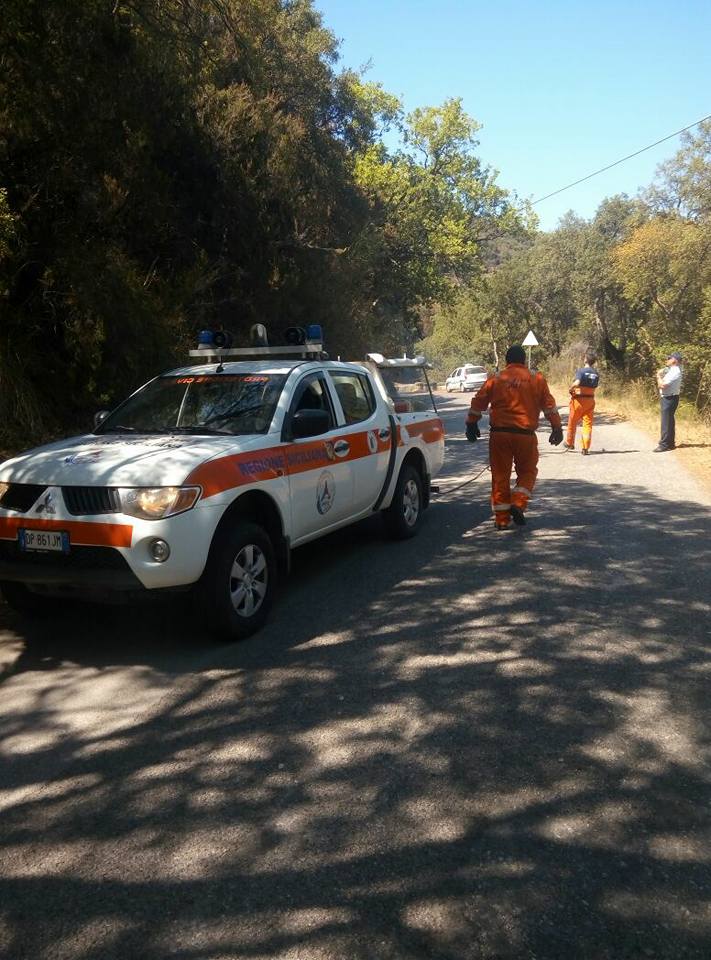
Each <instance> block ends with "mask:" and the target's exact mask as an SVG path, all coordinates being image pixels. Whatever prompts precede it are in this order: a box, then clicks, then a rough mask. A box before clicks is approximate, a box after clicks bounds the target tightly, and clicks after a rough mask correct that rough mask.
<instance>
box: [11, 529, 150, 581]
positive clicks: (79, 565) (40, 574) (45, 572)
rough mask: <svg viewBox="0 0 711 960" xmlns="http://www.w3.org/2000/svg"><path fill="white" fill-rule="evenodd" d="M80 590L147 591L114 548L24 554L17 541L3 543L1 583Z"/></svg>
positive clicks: (87, 548)
mask: <svg viewBox="0 0 711 960" xmlns="http://www.w3.org/2000/svg"><path fill="white" fill-rule="evenodd" d="M2 580H9V581H13V582H15V583H26V584H27V585H28V586H47V587H57V588H62V587H72V588H77V589H78V590H82V589H84V590H90V591H93V590H110V591H113V590H116V591H121V592H124V591H127V590H131V591H133V590H141V591H142V590H144V589H145V588H144V586H143V584H142V583H141V581H140V580H139V579H138V577H137V576H136V575H135V573H134V572H133V571H132V570H131V568H130V566H129V565H128V563H127V561H126V559H125V558H124V556H123V555H122V554H121V552H120V551H119V550H117V549H116V548H114V547H82V546H77V547H73V548H72V552H71V553H69V554H66V555H65V554H61V553H58V554H49V553H47V554H44V553H36V554H31V553H22V552H21V551H20V548H19V544H18V543H17V541H13V540H1V541H0V581H2Z"/></svg>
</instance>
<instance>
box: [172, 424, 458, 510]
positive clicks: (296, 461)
mask: <svg viewBox="0 0 711 960" xmlns="http://www.w3.org/2000/svg"><path fill="white" fill-rule="evenodd" d="M407 430H408V433H409V434H410V436H411V437H422V439H423V440H424V441H425V443H435V442H437V441H438V440H440V439H441V438H442V437H443V436H444V425H443V423H442V421H441V420H440V419H439V418H435V419H432V420H425V421H424V422H423V423H415V424H411V425H408V427H407ZM379 431H380V428H379V427H376V428H373V429H372V430H363V431H361V432H359V433H348V434H344V435H343V436H341V437H336V438H335V439H333V440H321V439H315V440H309V441H308V442H304V443H289V444H285V445H284V446H279V447H266V448H265V449H263V450H251V451H249V452H248V453H235V454H231V455H229V456H226V457H218V458H216V459H215V460H208V461H207V462H206V463H201V464H200V466H199V467H196V468H195V470H193V471H192V473H190V474H189V475H188V476H187V477H186V478H185V481H184V482H185V484H187V485H193V484H194V485H200V486H201V487H202V496H203V499H207V498H208V497H214V496H216V494H218V493H223V492H224V491H225V490H231V489H233V488H234V487H242V486H245V485H246V484H249V483H258V482H260V481H265V480H275V479H277V478H278V477H284V476H286V475H288V474H297V473H306V472H308V471H309V470H323V469H324V467H328V466H329V465H331V464H334V463H335V464H338V463H345V462H347V461H349V460H360V459H361V458H362V457H368V456H371V454H372V453H374V452H375V451H374V450H372V449H371V446H370V445H369V443H368V434H373V437H374V439H375V446H376V450H377V451H379V452H382V451H383V450H388V449H389V448H390V438H389V437H388V438H387V439H385V440H381V439H380V436H379ZM343 441H345V442H346V443H347V444H348V447H349V449H348V452H347V453H344V454H342V455H340V456H339V454H338V453H337V452H336V448H337V447H338V444H339V443H342V442H343ZM372 443H373V439H372V438H371V444H372ZM398 443H399V445H401V443H402V441H401V438H400V429H399V428H398Z"/></svg>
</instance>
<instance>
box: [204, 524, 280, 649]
mask: <svg viewBox="0 0 711 960" xmlns="http://www.w3.org/2000/svg"><path fill="white" fill-rule="evenodd" d="M239 571H242V574H243V575H242V574H240V573H239ZM276 585H277V562H276V557H275V554H274V547H273V545H272V542H271V540H270V539H269V535H268V534H267V532H266V531H265V530H264V529H263V528H262V527H260V526H259V525H258V524H256V523H250V522H249V521H246V520H238V521H237V522H236V523H235V524H234V525H233V526H231V527H230V528H229V529H228V530H226V531H225V532H224V533H221V534H218V539H217V540H216V541H215V542H214V543H213V546H212V549H211V551H210V558H209V560H208V562H207V566H206V567H205V572H204V573H203V575H202V578H201V580H200V583H199V584H198V587H197V596H198V610H199V615H200V617H201V620H202V623H203V624H205V625H206V626H207V628H208V629H209V630H210V632H211V633H212V634H214V635H215V636H217V637H218V638H219V639H221V640H242V639H244V638H245V637H249V636H251V635H252V634H253V633H256V632H257V630H259V629H260V628H261V627H262V626H263V625H264V623H265V621H266V619H267V616H268V614H269V609H270V607H271V605H272V602H273V600H274V593H275V590H276Z"/></svg>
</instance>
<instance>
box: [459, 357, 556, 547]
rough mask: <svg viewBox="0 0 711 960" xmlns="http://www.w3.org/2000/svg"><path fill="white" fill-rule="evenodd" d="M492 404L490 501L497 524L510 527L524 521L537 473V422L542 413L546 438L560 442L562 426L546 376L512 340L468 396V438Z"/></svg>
mask: <svg viewBox="0 0 711 960" xmlns="http://www.w3.org/2000/svg"><path fill="white" fill-rule="evenodd" d="M487 407H491V413H490V415H489V421H490V428H489V463H490V465H491V504H492V507H493V508H494V523H495V524H496V529H497V530H508V529H509V527H510V525H511V519H512V518H513V521H514V523H517V524H520V525H521V524H524V523H525V522H526V518H525V516H524V510H525V509H526V507H527V506H528V498H529V497H530V496H531V495H532V493H533V487H534V484H535V482H536V476H537V475H538V469H537V466H536V465H537V463H538V438H537V437H536V427H537V426H538V417H539V414H540V413H543V415H544V416H545V417H546V419H547V420H548V421H549V422H550V425H551V428H552V429H551V435H550V437H549V443H552V444H554V445H555V446H558V444H559V443H562V442H563V427H562V426H561V420H560V414H559V413H558V410H557V408H556V402H555V399H554V398H553V396H552V395H551V392H550V390H549V389H548V384H547V383H546V379H545V377H544V376H543V375H542V374H540V373H533V372H532V371H530V370H529V369H528V367H527V366H526V352H525V350H524V349H523V347H521V346H519V345H518V344H516V345H515V346H513V347H510V348H509V350H508V352H507V354H506V369H505V370H503V371H502V372H501V373H498V374H496V376H493V377H489V379H488V380H487V381H486V383H485V384H484V386H483V387H482V388H481V389H480V390H479V392H478V393H477V394H476V396H475V397H474V398H473V399H472V402H471V409H470V411H469V413H468V415H467V440H477V439H478V438H479V436H480V433H479V426H478V422H479V420H480V418H481V415H482V414H483V413H484V411H485V410H486V409H487ZM512 464H513V465H514V466H515V467H516V485H515V486H514V488H513V490H512V489H511V466H512Z"/></svg>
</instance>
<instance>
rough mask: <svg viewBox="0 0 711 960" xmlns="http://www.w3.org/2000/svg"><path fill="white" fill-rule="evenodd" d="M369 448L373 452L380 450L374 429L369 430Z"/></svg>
mask: <svg viewBox="0 0 711 960" xmlns="http://www.w3.org/2000/svg"><path fill="white" fill-rule="evenodd" d="M368 449H369V450H370V452H371V453H377V452H378V438H377V437H376V436H375V434H374V433H373V431H372V430H369V431H368Z"/></svg>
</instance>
